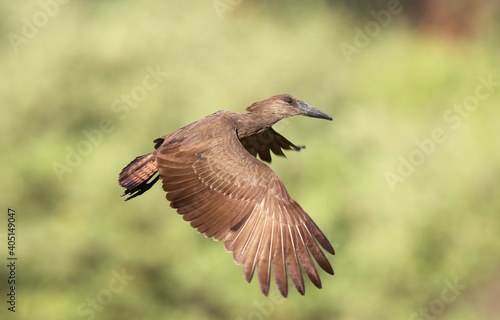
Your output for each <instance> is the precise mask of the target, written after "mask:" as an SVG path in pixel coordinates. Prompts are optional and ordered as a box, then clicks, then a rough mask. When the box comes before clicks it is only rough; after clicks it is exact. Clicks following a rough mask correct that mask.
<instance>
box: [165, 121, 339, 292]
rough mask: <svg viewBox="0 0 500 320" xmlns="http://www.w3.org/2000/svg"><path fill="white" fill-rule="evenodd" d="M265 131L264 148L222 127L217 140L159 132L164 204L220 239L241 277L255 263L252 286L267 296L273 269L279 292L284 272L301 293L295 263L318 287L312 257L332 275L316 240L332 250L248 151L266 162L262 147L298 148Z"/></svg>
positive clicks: (283, 285)
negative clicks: (255, 284) (255, 280)
mask: <svg viewBox="0 0 500 320" xmlns="http://www.w3.org/2000/svg"><path fill="white" fill-rule="evenodd" d="M232 125H234V124H232ZM200 127H201V125H200V124H198V125H197V128H200ZM216 130H224V128H223V126H218V127H217V129H216ZM270 130H271V131H269V133H270V134H271V136H269V137H268V139H267V140H265V141H267V142H266V143H264V144H263V143H262V141H264V140H261V141H260V143H261V144H260V145H264V146H265V147H263V148H262V147H259V148H256V149H252V150H249V149H248V144H249V143H250V142H251V141H249V140H242V141H241V142H240V140H239V139H238V137H237V135H236V133H235V132H233V131H231V130H230V129H228V132H227V133H226V134H224V135H220V136H222V137H225V138H224V139H226V140H224V141H222V140H217V139H219V138H217V139H216V138H215V137H206V136H205V137H202V136H196V135H195V134H193V135H189V139H186V138H182V135H181V134H175V135H172V136H170V137H166V138H165V141H164V142H163V144H162V145H161V146H160V147H159V149H158V155H157V158H156V161H157V164H158V170H159V173H160V177H161V179H162V181H163V189H164V190H165V191H166V192H167V196H166V197H167V199H168V200H169V201H170V202H171V203H170V205H171V206H172V207H173V208H176V209H177V212H178V213H179V214H181V215H182V216H183V219H184V220H186V221H189V222H190V224H191V226H192V227H193V228H196V229H197V230H198V232H200V233H203V234H205V236H207V237H213V238H214V239H215V240H217V241H218V240H222V239H223V238H225V241H224V247H225V248H226V250H227V251H229V252H232V253H233V259H234V261H235V263H237V264H241V265H243V274H244V277H245V279H246V280H247V281H248V282H250V281H251V280H252V278H253V275H254V273H255V270H256V269H257V275H258V281H259V286H260V289H261V291H262V292H263V293H264V294H265V295H268V293H269V287H270V279H271V270H273V271H274V277H275V280H276V284H277V286H278V290H279V291H280V293H281V294H282V295H283V296H284V297H286V296H287V295H288V275H287V273H288V274H290V278H291V280H292V283H293V284H294V286H295V287H296V288H297V290H298V291H299V293H300V294H302V295H303V294H304V293H305V286H304V279H303V276H302V268H303V270H304V271H305V273H306V274H307V276H308V277H309V279H310V280H311V282H313V284H314V285H315V286H317V287H318V288H321V280H320V278H319V275H318V272H317V270H316V266H315V263H314V261H313V258H314V260H316V261H317V263H318V265H319V266H320V267H321V268H322V269H323V270H325V271H326V272H328V273H330V274H333V269H332V267H331V265H330V263H329V261H328V259H327V258H326V256H325V254H324V253H323V251H322V250H321V248H320V245H321V247H323V249H324V250H326V251H327V252H329V253H332V254H334V251H333V248H332V246H331V244H330V243H329V241H328V239H327V238H326V237H325V236H324V234H323V233H322V232H321V230H319V228H318V227H317V226H316V224H315V223H314V222H313V221H312V220H311V218H310V217H309V216H308V215H307V214H306V213H305V211H304V210H303V209H302V208H301V207H300V205H299V204H298V203H296V202H295V201H294V200H293V199H292V198H291V197H290V196H289V194H288V192H287V191H286V189H285V187H284V185H283V183H282V182H281V181H280V180H279V178H278V177H277V176H276V174H275V173H274V172H273V171H272V170H271V169H270V168H269V167H268V166H266V165H264V164H263V163H262V162H260V161H259V160H257V159H256V158H255V157H254V156H255V155H257V154H258V155H259V157H260V158H261V159H262V160H266V161H270V160H271V155H270V151H272V152H273V153H274V154H277V155H283V152H282V149H292V148H293V149H298V147H296V146H295V145H293V144H292V143H291V142H289V141H288V140H286V139H285V138H284V137H282V136H281V135H279V134H278V133H276V132H275V131H274V130H272V129H270ZM218 137H219V136H218ZM270 137H272V139H271V138H270ZM250 145H252V144H250ZM253 146H254V147H255V146H257V147H258V146H259V144H258V143H257V144H255V143H254V144H253ZM252 155H253V156H252ZM301 265H302V268H301Z"/></svg>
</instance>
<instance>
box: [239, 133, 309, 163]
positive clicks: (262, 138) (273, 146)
mask: <svg viewBox="0 0 500 320" xmlns="http://www.w3.org/2000/svg"><path fill="white" fill-rule="evenodd" d="M240 142H241V144H242V145H243V147H245V149H246V150H247V151H248V152H250V154H251V155H253V156H254V157H257V154H258V155H259V158H260V159H261V160H262V161H266V162H271V151H272V152H273V153H274V154H276V155H278V156H283V157H284V156H285V154H284V153H283V150H281V149H284V150H295V151H299V150H300V149H303V148H305V147H303V146H300V147H297V146H296V145H294V144H293V143H291V142H290V141H288V139H287V138H285V137H283V136H282V135H281V134H279V133H277V132H276V131H274V129H273V128H269V129H267V130H264V131H262V132H261V133H259V134H254V135H252V136H248V137H245V138H242V139H240Z"/></svg>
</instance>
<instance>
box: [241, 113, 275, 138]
mask: <svg viewBox="0 0 500 320" xmlns="http://www.w3.org/2000/svg"><path fill="white" fill-rule="evenodd" d="M282 118H283V117H279V116H277V115H272V114H271V115H262V114H258V113H245V114H240V115H239V116H238V118H237V119H236V123H237V126H238V135H239V137H240V138H244V137H248V136H251V135H254V134H258V133H260V132H262V131H264V130H267V129H269V128H270V127H271V126H272V125H273V124H275V123H276V122H278V121H279V120H281V119H282Z"/></svg>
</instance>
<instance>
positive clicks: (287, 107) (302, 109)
mask: <svg viewBox="0 0 500 320" xmlns="http://www.w3.org/2000/svg"><path fill="white" fill-rule="evenodd" d="M246 110H247V111H250V112H253V113H258V114H261V115H263V116H270V117H271V116H272V117H278V118H279V119H283V118H288V117H292V116H297V115H303V116H307V117H312V118H320V119H327V120H332V117H331V116H329V115H327V114H326V113H324V112H322V111H320V110H318V109H316V108H315V107H313V106H311V105H310V104H308V103H307V102H304V101H302V100H300V99H297V98H295V97H294V96H292V95H291V94H280V95H277V96H273V97H271V98H268V99H265V100H262V101H259V102H255V103H253V104H252V105H251V106H249V107H248V108H246Z"/></svg>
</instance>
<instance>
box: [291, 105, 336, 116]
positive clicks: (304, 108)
mask: <svg viewBox="0 0 500 320" xmlns="http://www.w3.org/2000/svg"><path fill="white" fill-rule="evenodd" d="M298 109H299V110H300V114H301V115H303V116H307V117H312V118H320V119H326V120H332V117H331V116H329V115H327V114H326V113H324V112H323V111H320V110H318V109H316V108H315V107H313V106H311V105H310V104H308V103H306V102H301V103H300V104H299V105H298Z"/></svg>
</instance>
